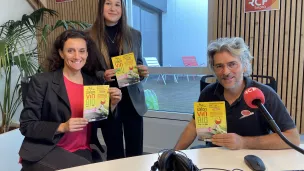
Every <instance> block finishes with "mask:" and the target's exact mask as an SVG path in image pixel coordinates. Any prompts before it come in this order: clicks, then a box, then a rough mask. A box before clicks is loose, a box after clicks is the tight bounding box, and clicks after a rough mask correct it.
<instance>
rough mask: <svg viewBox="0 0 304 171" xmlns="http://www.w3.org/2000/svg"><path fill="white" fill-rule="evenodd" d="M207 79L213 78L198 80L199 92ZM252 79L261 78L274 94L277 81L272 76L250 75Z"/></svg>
mask: <svg viewBox="0 0 304 171" xmlns="http://www.w3.org/2000/svg"><path fill="white" fill-rule="evenodd" d="M208 78H215V77H214V76H213V75H205V76H203V77H202V78H201V80H200V91H202V90H203V89H204V88H205V87H206V86H207V85H208V84H210V83H208V82H207V79H208ZM251 78H252V79H258V78H263V79H266V80H267V81H266V84H265V85H268V86H270V87H271V88H272V89H273V90H274V91H275V92H277V81H276V80H275V79H274V78H273V77H272V76H266V75H251Z"/></svg>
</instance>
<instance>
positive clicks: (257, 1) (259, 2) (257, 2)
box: [248, 0, 268, 8]
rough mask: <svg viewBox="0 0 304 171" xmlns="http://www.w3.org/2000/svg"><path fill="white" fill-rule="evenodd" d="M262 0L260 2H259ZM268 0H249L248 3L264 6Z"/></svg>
mask: <svg viewBox="0 0 304 171" xmlns="http://www.w3.org/2000/svg"><path fill="white" fill-rule="evenodd" d="M261 1H262V2H261ZM267 2H268V0H251V1H249V2H248V3H249V4H250V5H251V6H253V7H254V6H256V7H264V8H265V7H266V6H265V3H267Z"/></svg>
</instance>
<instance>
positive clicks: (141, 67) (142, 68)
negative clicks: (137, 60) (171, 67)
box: [137, 65, 149, 77]
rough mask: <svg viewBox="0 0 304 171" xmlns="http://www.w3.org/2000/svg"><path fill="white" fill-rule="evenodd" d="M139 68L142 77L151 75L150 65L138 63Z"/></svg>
mask: <svg viewBox="0 0 304 171" xmlns="http://www.w3.org/2000/svg"><path fill="white" fill-rule="evenodd" d="M137 68H138V73H139V75H140V76H141V77H148V76H149V71H148V67H147V66H145V65H137Z"/></svg>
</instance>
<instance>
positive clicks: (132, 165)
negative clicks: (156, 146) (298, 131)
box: [61, 144, 304, 171]
mask: <svg viewBox="0 0 304 171" xmlns="http://www.w3.org/2000/svg"><path fill="white" fill-rule="evenodd" d="M301 147H302V148H303V147H304V144H303V145H301ZM183 152H184V153H185V154H186V155H187V156H188V157H189V158H190V159H191V160H192V161H193V162H194V164H196V165H197V166H198V168H200V169H201V168H210V167H211V168H214V167H216V168H222V169H229V170H232V169H234V168H239V169H242V170H244V171H247V170H250V169H249V168H248V166H247V165H246V164H245V162H244V156H246V155H249V154H252V155H256V156H258V157H260V158H261V159H262V160H263V162H264V164H265V166H266V170H269V171H276V170H300V169H302V170H303V169H304V155H302V154H301V153H299V152H297V151H295V150H293V149H288V150H229V149H226V148H205V149H194V150H184V151H183ZM157 158H158V154H149V155H143V156H137V157H130V158H125V159H118V160H112V161H107V162H100V163H95V164H89V165H84V166H79V167H74V168H69V169H64V170H61V171H120V170H123V171H149V170H150V168H151V166H152V165H153V164H154V162H155V161H156V160H157Z"/></svg>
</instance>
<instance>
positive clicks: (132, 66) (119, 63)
mask: <svg viewBox="0 0 304 171" xmlns="http://www.w3.org/2000/svg"><path fill="white" fill-rule="evenodd" d="M112 62H113V66H114V69H116V73H115V75H116V78H117V82H118V86H119V88H121V87H126V86H128V85H132V84H136V83H139V82H140V78H139V74H138V69H137V65H136V61H135V57H134V53H128V54H124V55H120V56H115V57H112Z"/></svg>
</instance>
